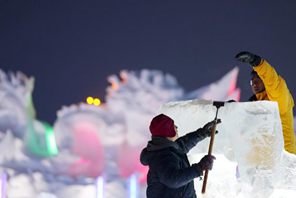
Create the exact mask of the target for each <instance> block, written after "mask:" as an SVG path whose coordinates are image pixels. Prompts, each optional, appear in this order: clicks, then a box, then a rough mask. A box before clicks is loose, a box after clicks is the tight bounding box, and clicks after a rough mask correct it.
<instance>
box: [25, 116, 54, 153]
mask: <svg viewBox="0 0 296 198" xmlns="http://www.w3.org/2000/svg"><path fill="white" fill-rule="evenodd" d="M37 124H39V126H38V125H37ZM37 124H36V125H34V126H35V127H36V128H37V127H38V128H39V130H36V129H35V128H34V127H33V123H32V124H31V125H30V126H29V130H28V134H26V147H27V148H28V149H29V151H30V152H31V153H33V154H35V155H37V156H40V157H49V156H53V155H57V154H58V152H59V151H58V148H57V145H56V141H55V136H54V131H53V129H52V127H51V126H50V125H49V124H47V123H44V122H39V123H37ZM41 127H42V128H43V129H44V130H41V131H40V128H41Z"/></svg>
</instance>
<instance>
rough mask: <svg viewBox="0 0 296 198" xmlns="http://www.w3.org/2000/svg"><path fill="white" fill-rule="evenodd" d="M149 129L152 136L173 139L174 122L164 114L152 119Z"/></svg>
mask: <svg viewBox="0 0 296 198" xmlns="http://www.w3.org/2000/svg"><path fill="white" fill-rule="evenodd" d="M149 129H150V132H151V134H152V136H162V137H174V136H175V135H176V131H175V128H174V120H172V119H171V118H170V117H168V116H166V115H164V114H159V115H158V116H156V117H154V118H153V119H152V121H151V123H150V126H149Z"/></svg>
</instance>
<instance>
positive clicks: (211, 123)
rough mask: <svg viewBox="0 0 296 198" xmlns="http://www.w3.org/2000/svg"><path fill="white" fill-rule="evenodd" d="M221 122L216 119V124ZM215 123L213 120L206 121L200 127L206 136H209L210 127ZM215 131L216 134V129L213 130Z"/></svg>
mask: <svg viewBox="0 0 296 198" xmlns="http://www.w3.org/2000/svg"><path fill="white" fill-rule="evenodd" d="M219 123H221V120H220V119H217V124H219ZM214 124H215V120H213V121H211V122H208V123H207V124H205V125H204V126H203V128H202V132H201V133H203V134H204V135H205V136H206V137H210V136H211V133H212V128H213V126H214ZM215 133H216V134H217V133H218V131H215Z"/></svg>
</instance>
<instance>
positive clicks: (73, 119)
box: [0, 68, 294, 198]
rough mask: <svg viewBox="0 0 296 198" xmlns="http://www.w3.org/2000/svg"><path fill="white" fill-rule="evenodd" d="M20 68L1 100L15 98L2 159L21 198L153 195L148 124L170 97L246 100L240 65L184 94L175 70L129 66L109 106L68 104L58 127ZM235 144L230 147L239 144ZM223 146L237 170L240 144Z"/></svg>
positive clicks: (111, 91) (0, 111)
mask: <svg viewBox="0 0 296 198" xmlns="http://www.w3.org/2000/svg"><path fill="white" fill-rule="evenodd" d="M18 75H20V74H16V75H14V74H12V76H14V77H13V78H12V79H13V80H12V79H11V78H9V77H8V75H6V74H5V73H4V72H1V82H0V94H1V95H0V96H1V99H2V100H3V98H5V97H6V98H5V99H4V100H7V101H6V102H5V103H2V102H1V108H0V116H1V121H0V123H1V125H0V129H1V143H0V148H1V149H0V152H1V156H0V162H1V170H2V174H3V176H5V175H7V177H8V180H7V196H8V197H13V198H21V197H22V198H23V197H30V198H31V197H38V198H45V197H54V198H55V197H58V198H67V197H75V198H80V197H83V198H85V197H106V198H109V197H110V198H111V197H116V198H121V197H145V188H146V186H145V179H146V178H145V176H146V172H147V167H143V166H141V165H140V163H139V153H140V151H141V149H142V148H143V147H144V146H145V145H146V143H147V141H148V140H149V139H150V135H149V134H150V133H149V131H148V125H149V122H150V120H151V118H152V117H153V116H155V115H156V114H157V113H158V112H159V108H160V107H161V106H162V105H163V104H164V103H168V102H174V101H183V100H189V99H197V98H198V99H207V100H209V99H213V100H221V101H224V100H229V99H234V100H236V101H239V94H240V91H239V89H238V88H236V79H237V75H238V68H234V69H233V70H231V71H230V72H229V73H228V74H226V75H225V76H223V77H222V78H221V79H220V80H218V81H217V82H214V83H212V84H210V85H208V86H205V87H203V88H201V89H197V90H196V91H193V92H190V93H184V90H183V89H182V88H181V87H180V86H179V85H178V83H177V81H176V79H175V78H174V77H173V76H171V75H169V74H164V73H163V72H160V71H150V70H141V71H139V72H134V71H122V72H121V73H120V74H119V76H116V75H112V76H110V77H109V78H108V81H109V82H110V86H109V87H108V88H107V95H106V102H105V103H104V104H103V105H102V106H100V107H95V106H90V105H86V104H77V105H71V106H68V107H63V108H62V109H60V110H59V111H58V112H57V119H56V121H55V123H54V125H53V129H54V134H53V132H52V131H50V130H48V127H46V125H44V123H43V122H40V121H38V120H36V118H35V114H34V108H33V104H32V99H31V97H32V90H33V82H34V81H33V80H32V78H27V77H26V76H24V75H23V74H22V75H21V76H22V77H20V76H19V77H18ZM3 79H4V80H3ZM20 79H23V80H22V81H20ZM30 79H31V80H30ZM16 82H19V83H16ZM20 82H25V83H20ZM15 84H18V85H19V87H18V88H15ZM20 90H23V91H20ZM24 90H26V91H24ZM25 93H26V94H25ZM24 96H25V97H24ZM233 105H236V104H233ZM237 105H239V103H238V104H237ZM12 108H15V109H12ZM267 109H268V108H267ZM180 111H182V110H180ZM2 118H3V119H2ZM184 118H187V119H188V120H192V118H189V117H188V116H187V117H186V116H185V117H184ZM208 119H212V118H208ZM3 120H4V121H3ZM203 121H205V118H204V120H203ZM207 121H208V120H207ZM224 122H225V121H224ZM229 122H230V121H229ZM11 123H13V124H11ZM2 124H3V125H2ZM53 135H54V136H55V138H53V137H54V136H53ZM245 136H247V134H245ZM54 140H55V141H54ZM222 140H223V139H222V138H221V141H222ZM224 141H226V142H227V141H228V139H224ZM255 143H256V142H255ZM55 144H56V145H57V148H55ZM229 144H230V143H228V144H226V145H228V147H227V148H231V147H230V146H229ZM224 148H225V147H223V146H221V150H223V149H224ZM197 149H198V148H197ZM39 151H42V152H39ZM223 152H225V156H227V158H225V157H224V153H223ZM223 152H221V159H224V161H225V162H227V163H226V164H227V167H228V168H227V170H229V171H234V170H235V168H236V164H235V163H234V162H233V161H230V159H231V160H233V159H236V158H230V157H231V156H232V155H233V151H232V152H231V151H230V150H228V149H226V150H225V149H224V150H223ZM246 152H247V151H246ZM222 153H223V154H222ZM232 157H233V156H232ZM284 157H286V158H287V160H281V161H285V163H286V164H284V165H283V166H282V167H284V168H287V167H289V168H290V170H291V171H293V170H294V169H293V157H292V158H289V157H288V155H284ZM288 159H291V160H290V163H289V160H288ZM242 163H243V161H242ZM225 169H226V168H224V169H223V170H225ZM239 171H240V174H241V178H245V177H243V174H244V173H245V172H246V170H245V169H244V166H240V165H239ZM225 177H226V178H229V177H231V178H234V180H235V181H236V177H235V173H234V174H232V173H231V174H227V175H226V173H225V174H221V176H220V178H221V179H222V178H225ZM290 179H291V180H292V181H293V178H291V177H290ZM135 181H136V182H135ZM219 181H220V182H221V180H219ZM2 184H3V182H2ZM285 184H286V183H285V182H283V183H282V185H283V186H285ZM2 187H3V185H2ZM209 187H210V186H209ZM238 189H242V190H244V189H246V188H238V187H237V186H236V185H234V186H232V188H229V191H230V193H234V192H236V191H237V190H238ZM196 190H197V191H198V188H197V189H196ZM224 191H225V192H223V193H226V189H224ZM221 192H222V191H220V193H221Z"/></svg>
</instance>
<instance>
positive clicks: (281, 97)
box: [253, 60, 296, 154]
mask: <svg viewBox="0 0 296 198" xmlns="http://www.w3.org/2000/svg"><path fill="white" fill-rule="evenodd" d="M253 69H254V70H255V71H256V72H257V74H258V75H259V77H260V78H261V80H262V81H263V83H264V86H265V91H264V92H261V93H258V94H256V98H257V100H270V101H276V102H277V103H278V106H279V111H280V117H281V122H282V128H283V137H284V143H285V150H286V151H288V152H289V153H294V154H296V140H295V134H294V117H293V107H294V100H293V97H292V95H291V93H290V91H289V89H288V87H287V84H286V82H285V80H284V79H283V78H282V77H281V76H279V75H278V74H277V72H276V71H275V69H274V68H273V67H272V66H271V65H270V64H269V63H268V62H267V61H266V60H263V61H261V63H260V65H258V66H255V67H253Z"/></svg>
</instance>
